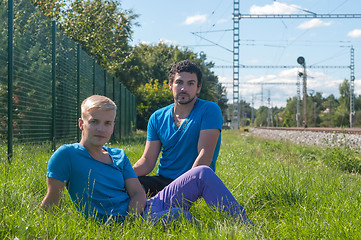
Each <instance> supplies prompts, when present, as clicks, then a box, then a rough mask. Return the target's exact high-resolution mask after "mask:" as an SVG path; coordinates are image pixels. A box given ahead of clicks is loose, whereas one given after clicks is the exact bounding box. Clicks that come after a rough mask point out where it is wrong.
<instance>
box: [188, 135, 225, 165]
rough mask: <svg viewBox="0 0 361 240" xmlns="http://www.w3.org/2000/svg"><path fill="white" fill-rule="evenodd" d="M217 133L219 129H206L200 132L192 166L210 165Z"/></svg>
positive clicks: (217, 136)
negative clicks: (196, 153) (195, 156)
mask: <svg viewBox="0 0 361 240" xmlns="http://www.w3.org/2000/svg"><path fill="white" fill-rule="evenodd" d="M219 134H220V130H219V129H206V130H202V131H201V132H200V135H199V140H198V156H197V158H196V160H195V161H194V163H193V166H192V168H194V167H197V166H200V165H207V166H210V165H211V163H212V158H213V154H214V150H215V149H216V146H217V141H218V138H219Z"/></svg>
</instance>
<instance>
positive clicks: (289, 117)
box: [281, 97, 297, 127]
mask: <svg viewBox="0 0 361 240" xmlns="http://www.w3.org/2000/svg"><path fill="white" fill-rule="evenodd" d="M296 114H297V97H293V98H289V99H287V104H286V108H285V109H284V112H283V113H282V114H281V117H282V119H283V122H282V126H283V127H296V126H297V120H296Z"/></svg>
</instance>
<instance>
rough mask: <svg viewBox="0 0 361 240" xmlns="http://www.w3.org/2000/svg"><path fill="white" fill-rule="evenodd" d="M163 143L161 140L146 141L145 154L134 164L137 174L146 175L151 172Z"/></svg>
mask: <svg viewBox="0 0 361 240" xmlns="http://www.w3.org/2000/svg"><path fill="white" fill-rule="evenodd" d="M161 147H162V143H161V142H160V140H157V141H148V140H147V142H146V143H145V148H144V152H143V156H142V157H141V158H140V159H139V160H138V161H137V162H136V163H135V164H134V166H133V169H134V172H135V174H137V176H138V177H139V176H145V175H147V174H148V173H150V172H151V171H152V170H153V168H154V166H155V163H156V162H157V159H158V156H159V153H160V150H161Z"/></svg>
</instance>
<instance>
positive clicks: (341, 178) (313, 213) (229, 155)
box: [0, 131, 361, 239]
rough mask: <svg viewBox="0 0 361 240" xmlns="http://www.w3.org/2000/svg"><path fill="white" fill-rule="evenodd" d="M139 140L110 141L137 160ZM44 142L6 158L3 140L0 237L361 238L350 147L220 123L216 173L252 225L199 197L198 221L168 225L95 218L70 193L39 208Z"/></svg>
mask: <svg viewBox="0 0 361 240" xmlns="http://www.w3.org/2000/svg"><path fill="white" fill-rule="evenodd" d="M144 143H145V134H144V133H137V135H135V136H133V137H132V138H128V139H126V140H123V141H122V142H119V143H113V144H112V145H113V146H115V147H121V148H124V150H125V152H126V153H127V155H128V157H129V158H130V159H131V162H132V163H134V162H135V161H136V160H137V159H138V158H139V157H140V156H141V155H142V153H143V148H144ZM49 149H50V146H48V145H41V146H34V145H31V146H26V145H21V146H17V147H15V149H14V151H15V155H14V158H13V161H12V163H11V164H8V163H7V159H6V157H5V156H6V155H5V148H4V147H3V148H1V147H0V152H1V163H0V164H1V176H0V184H1V192H0V239H321V238H323V239H361V219H360V218H361V217H360V212H361V191H360V186H361V181H360V176H359V173H358V172H359V171H358V170H357V166H358V164H359V159H360V154H359V153H357V152H355V151H352V150H350V149H348V148H347V147H346V148H331V147H326V148H320V147H306V146H301V145H294V144H291V143H285V142H282V141H274V140H272V141H270V140H263V139H259V138H255V137H253V136H252V135H249V134H243V133H241V132H239V131H223V133H222V147H221V151H220V156H219V159H218V162H217V169H216V173H217V174H218V175H219V176H220V178H221V179H222V180H223V181H224V183H225V184H226V186H227V187H228V188H229V189H230V190H231V191H232V193H233V194H234V196H235V197H236V199H237V200H238V201H239V202H240V203H241V204H242V205H243V206H244V207H245V208H246V210H247V213H248V215H249V216H250V218H251V219H252V221H253V222H254V226H253V227H244V226H243V225H242V224H238V223H236V222H234V221H233V220H232V219H230V218H228V217H227V216H225V215H224V214H222V213H220V212H213V211H212V210H210V209H209V208H208V207H207V206H206V205H205V203H204V202H203V201H199V202H197V203H196V204H195V206H194V207H193V208H192V209H191V212H192V214H193V215H194V216H195V217H196V218H197V219H198V220H199V224H198V225H194V224H191V223H188V222H187V221H186V220H184V219H182V220H180V221H177V222H174V223H172V224H170V225H168V226H166V227H164V226H162V225H161V224H154V223H144V222H141V221H140V220H139V219H133V220H130V221H128V222H125V223H122V224H114V223H112V224H98V223H96V222H93V221H91V220H86V219H84V217H83V216H82V215H81V214H80V213H79V212H77V211H76V210H75V208H74V207H73V206H72V204H71V202H70V200H69V197H68V196H67V194H64V197H63V203H62V207H61V208H60V209H58V210H56V211H54V212H52V213H43V212H39V211H38V206H39V204H40V202H41V200H42V198H43V197H44V195H45V193H46V182H45V179H46V178H45V173H46V165H47V161H48V158H49V157H50V155H51V152H50V151H49ZM350 162H351V164H350ZM344 166H351V167H344ZM352 166H353V167H352ZM355 166H356V167H355Z"/></svg>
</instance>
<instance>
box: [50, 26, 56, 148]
mask: <svg viewBox="0 0 361 240" xmlns="http://www.w3.org/2000/svg"><path fill="white" fill-rule="evenodd" d="M52 40H53V42H52V51H51V54H52V56H51V78H52V92H51V94H52V95H51V101H52V110H51V115H52V116H51V117H52V121H51V140H52V145H53V146H52V149H53V151H55V149H56V129H55V127H56V124H55V109H56V106H55V104H56V98H55V95H56V92H55V91H56V82H55V81H56V72H55V71H56V22H55V20H53V21H52Z"/></svg>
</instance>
